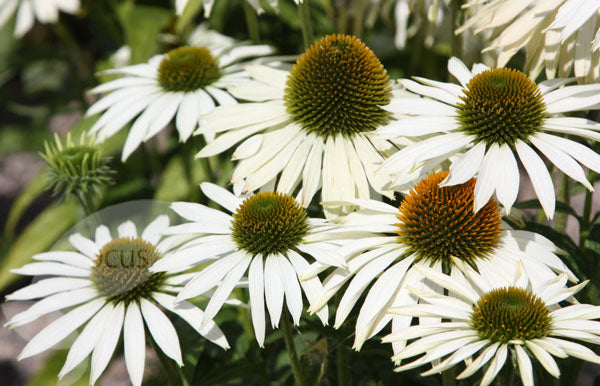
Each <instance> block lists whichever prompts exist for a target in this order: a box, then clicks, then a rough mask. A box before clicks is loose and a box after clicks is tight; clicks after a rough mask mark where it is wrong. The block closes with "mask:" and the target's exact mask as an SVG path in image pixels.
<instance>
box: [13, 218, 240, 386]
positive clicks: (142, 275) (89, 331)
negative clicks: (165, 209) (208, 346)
mask: <svg viewBox="0 0 600 386" xmlns="http://www.w3.org/2000/svg"><path fill="white" fill-rule="evenodd" d="M168 226H169V218H168V217H167V216H164V215H163V216H159V217H157V218H156V219H155V220H154V221H152V222H151V223H150V224H149V225H148V226H147V227H146V228H145V229H144V230H143V232H142V234H141V235H139V234H138V232H137V229H136V226H135V225H134V224H133V222H131V221H126V222H124V223H122V224H121V225H119V227H118V237H117V238H113V237H112V235H111V232H110V230H109V228H108V227H106V226H104V225H101V226H99V227H97V228H96V231H95V239H94V240H91V239H88V238H86V237H84V236H82V235H81V234H79V233H76V234H73V235H71V236H70V237H69V241H70V243H71V244H72V245H73V247H75V249H76V250H77V251H52V252H45V253H41V254H38V255H35V256H33V259H34V260H36V262H34V263H30V264H26V265H25V266H23V267H22V268H19V269H16V270H13V271H12V272H14V273H18V274H22V275H30V276H34V275H35V276H38V275H39V276H46V275H48V276H51V277H49V278H45V279H42V280H39V281H37V282H35V283H34V284H31V285H29V286H27V287H25V288H22V289H20V290H18V291H16V292H14V293H12V294H10V295H8V296H7V297H6V298H7V300H12V301H14V300H31V299H40V300H38V301H37V302H36V303H35V304H33V305H32V306H31V307H30V308H29V309H27V310H26V311H23V312H21V313H19V314H17V315H15V316H14V317H12V318H11V320H10V321H9V322H8V323H7V326H8V327H10V328H14V327H18V326H21V325H24V324H27V323H30V322H32V321H34V320H36V319H38V318H39V317H41V316H43V315H45V314H47V313H50V312H52V311H57V310H63V309H66V308H71V307H74V308H72V309H70V310H69V311H67V312H66V313H65V314H64V315H63V316H61V317H59V318H58V319H56V320H55V321H53V322H52V323H51V324H50V325H48V326H47V327H45V328H44V329H43V330H41V331H40V332H39V333H38V334H37V335H36V336H35V337H33V339H32V340H31V341H30V342H29V343H28V344H27V345H26V346H25V348H24V349H23V351H22V352H21V354H20V355H19V359H25V358H29V357H31V356H33V355H36V354H38V353H41V352H42V351H45V350H47V349H49V348H50V347H52V346H54V345H55V344H57V343H59V342H60V341H62V340H63V339H65V338H66V337H67V336H69V335H70V334H71V333H72V332H73V331H75V330H76V329H78V328H79V327H82V326H83V330H82V331H81V333H80V334H79V336H78V337H77V339H76V340H75V341H74V342H73V344H72V346H71V348H70V349H69V353H68V355H67V359H66V361H65V364H64V366H63V368H62V370H61V371H60V373H59V375H58V376H59V378H62V377H63V376H64V375H65V374H67V373H69V372H70V371H71V370H73V369H74V368H75V367H76V366H77V365H78V364H79V363H81V362H82V361H83V360H84V359H85V358H86V357H87V356H88V355H90V354H91V357H92V359H91V376H90V384H94V383H95V382H96V380H97V379H98V378H99V377H100V375H101V374H102V372H103V371H104V369H105V368H106V366H107V365H108V363H109V361H110V359H111V357H112V355H113V352H114V351H115V349H116V346H117V344H118V342H119V337H120V336H121V331H122V332H123V344H124V352H125V362H126V365H127V371H128V372H129V377H130V380H131V383H132V384H133V385H141V383H142V376H143V374H144V361H145V352H146V344H145V340H146V333H145V329H146V328H147V330H148V331H149V332H150V336H151V337H152V339H153V340H154V341H155V342H156V345H157V346H158V347H159V348H160V349H161V350H162V351H163V352H164V354H165V355H166V356H167V357H169V358H171V359H173V360H174V361H175V362H177V364H178V365H179V366H182V365H183V361H182V357H181V349H180V346H179V339H178V337H177V333H176V331H175V328H174V327H173V325H172V323H171V322H170V321H169V319H168V318H167V316H166V315H165V313H164V310H168V311H170V312H172V313H174V314H176V315H178V316H179V317H181V318H182V319H183V320H185V321H186V322H187V323H189V324H190V325H191V326H192V327H193V328H194V329H195V330H196V331H197V332H198V333H199V334H200V335H202V336H204V337H205V338H206V339H208V340H210V341H212V342H213V343H215V344H217V345H219V346H221V347H223V348H228V347H229V346H228V343H227V340H226V338H225V336H224V335H223V333H222V332H221V330H220V329H219V328H218V327H217V326H216V325H215V324H214V322H212V321H211V320H205V318H204V313H203V312H202V311H201V310H200V309H199V308H197V307H196V306H194V305H193V304H191V303H189V302H185V301H184V302H179V303H178V304H177V306H176V305H175V303H174V302H175V299H176V298H175V295H176V294H177V292H178V290H179V289H180V288H181V286H182V284H184V283H185V282H186V281H187V280H188V276H187V275H186V274H176V273H173V272H171V271H164V272H159V273H155V272H151V271H149V268H150V267H151V266H152V265H153V264H154V263H155V262H157V261H160V260H161V259H162V258H163V256H167V255H168V254H169V251H170V249H171V246H172V245H173V243H174V242H175V240H174V239H173V238H164V239H163V237H162V236H161V232H162V231H163V230H165V229H166V228H167V227H168ZM201 323H202V324H203V327H202V328H200V324H201Z"/></svg>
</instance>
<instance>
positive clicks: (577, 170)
mask: <svg viewBox="0 0 600 386" xmlns="http://www.w3.org/2000/svg"><path fill="white" fill-rule="evenodd" d="M529 140H530V141H531V143H532V144H533V145H534V146H535V147H536V148H538V150H540V151H541V152H542V154H544V155H545V156H546V157H547V158H548V159H549V160H550V162H552V163H553V164H554V165H556V167H557V168H559V169H560V170H561V171H562V172H563V173H565V174H566V175H568V176H569V177H571V178H572V179H574V180H575V181H579V182H580V183H582V184H583V185H584V186H585V187H586V188H588V189H589V190H593V188H592V185H590V183H589V182H588V180H587V178H586V176H585V173H584V172H583V169H582V168H581V166H579V164H578V163H577V162H576V161H575V160H574V159H573V158H571V156H570V155H568V154H567V153H565V152H563V151H562V150H561V149H560V148H558V147H555V146H553V145H552V144H549V143H548V142H546V141H545V140H544V137H541V138H538V137H537V136H536V135H532V136H531V137H530V138H529Z"/></svg>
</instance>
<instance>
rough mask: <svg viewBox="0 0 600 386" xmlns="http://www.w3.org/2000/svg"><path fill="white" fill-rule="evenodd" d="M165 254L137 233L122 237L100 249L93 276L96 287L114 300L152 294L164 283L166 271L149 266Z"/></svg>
mask: <svg viewBox="0 0 600 386" xmlns="http://www.w3.org/2000/svg"><path fill="white" fill-rule="evenodd" d="M161 257H162V256H161V254H160V252H159V251H158V250H157V249H156V247H155V246H154V245H152V244H151V243H149V242H147V241H145V240H143V239H141V238H139V237H137V238H131V237H121V238H118V239H115V240H112V241H111V242H109V243H106V244H105V245H104V246H103V247H102V249H100V251H99V252H98V255H97V258H96V265H95V266H94V267H93V268H92V275H91V279H92V282H93V284H94V286H95V288H96V290H97V291H98V292H99V293H100V294H101V295H102V296H105V297H106V298H108V300H109V301H112V302H114V303H119V302H124V303H126V304H129V303H130V302H131V301H134V300H138V299H141V298H150V297H151V296H150V295H151V293H152V292H153V291H155V290H157V289H158V288H160V286H161V285H162V284H163V282H164V279H165V273H164V272H159V273H153V272H150V271H149V270H148V268H150V267H151V266H152V264H154V262H156V260H158V259H160V258H161Z"/></svg>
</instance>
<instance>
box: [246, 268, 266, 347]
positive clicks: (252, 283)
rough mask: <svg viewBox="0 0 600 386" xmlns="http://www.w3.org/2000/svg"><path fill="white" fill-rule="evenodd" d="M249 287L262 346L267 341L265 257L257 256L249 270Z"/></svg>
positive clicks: (255, 324) (257, 337)
mask: <svg viewBox="0 0 600 386" xmlns="http://www.w3.org/2000/svg"><path fill="white" fill-rule="evenodd" d="M248 289H249V291H250V313H251V315H252V326H253V327H254V335H255V336H256V341H257V342H258V345H259V346H260V347H264V341H265V291H264V278H263V258H262V256H255V257H254V258H253V259H252V263H250V270H249V272H248Z"/></svg>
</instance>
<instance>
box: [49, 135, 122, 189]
mask: <svg viewBox="0 0 600 386" xmlns="http://www.w3.org/2000/svg"><path fill="white" fill-rule="evenodd" d="M54 142H55V143H54V144H51V143H48V142H45V143H44V147H45V148H46V152H45V153H40V155H41V156H42V158H44V160H45V161H46V163H47V164H48V168H49V169H48V178H49V180H50V183H49V185H50V187H51V188H52V190H53V192H52V193H53V195H58V194H61V193H63V194H64V195H63V198H64V199H68V198H69V196H71V194H74V195H76V196H78V197H79V199H80V200H84V196H85V195H86V194H98V193H100V189H101V188H102V187H104V186H107V185H111V184H112V183H113V182H114V181H113V178H112V175H113V174H114V171H113V170H111V168H110V166H109V165H108V163H109V161H110V157H106V156H104V155H103V153H102V148H101V147H100V146H96V145H95V144H94V143H93V139H92V140H88V139H86V138H85V134H83V135H82V136H81V138H80V140H79V143H75V142H74V141H73V139H72V138H71V135H70V133H69V134H67V138H66V139H65V141H64V143H63V141H61V140H60V138H59V137H58V134H56V135H55V137H54Z"/></svg>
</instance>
